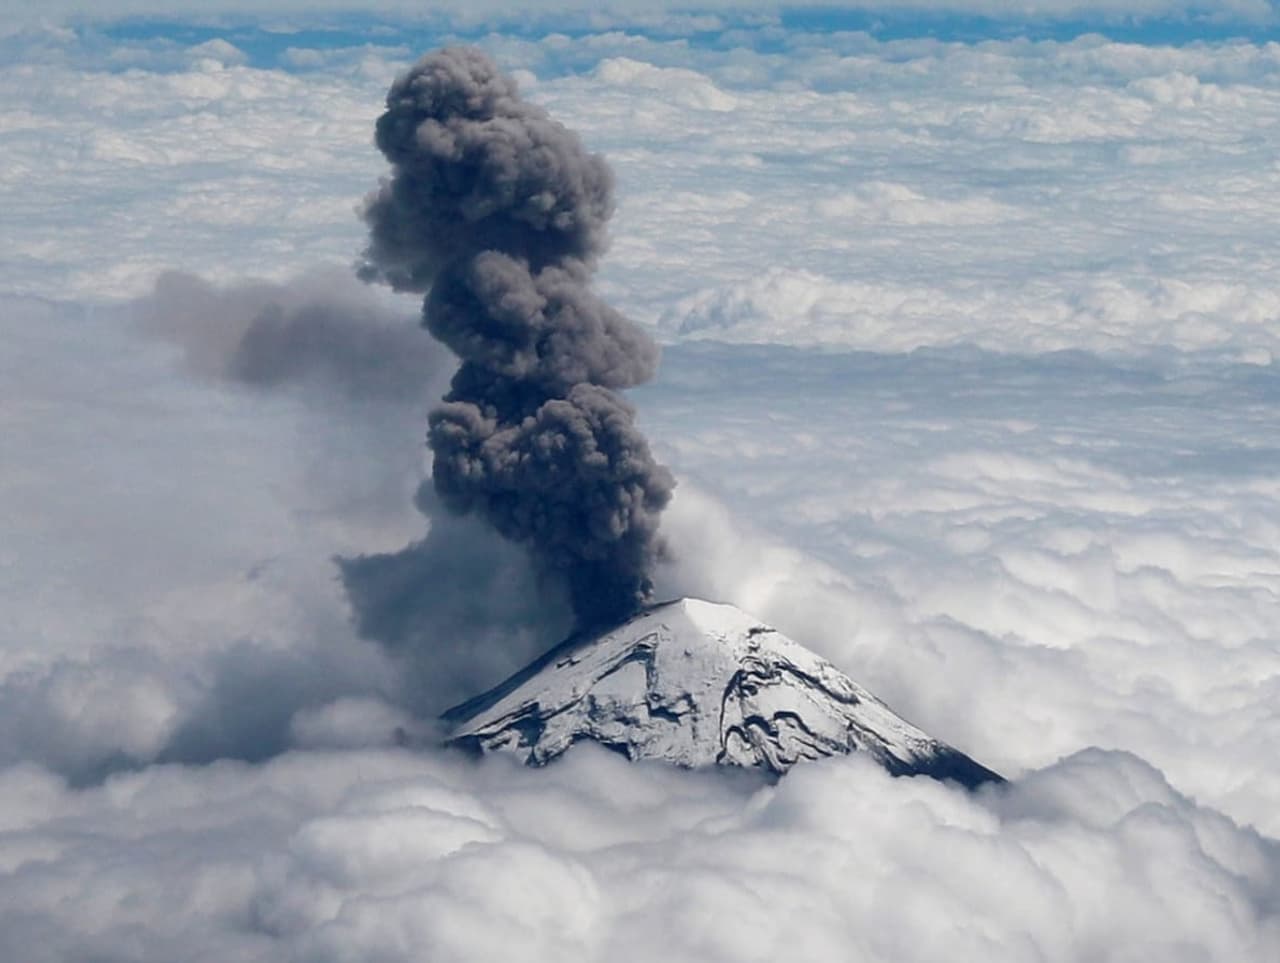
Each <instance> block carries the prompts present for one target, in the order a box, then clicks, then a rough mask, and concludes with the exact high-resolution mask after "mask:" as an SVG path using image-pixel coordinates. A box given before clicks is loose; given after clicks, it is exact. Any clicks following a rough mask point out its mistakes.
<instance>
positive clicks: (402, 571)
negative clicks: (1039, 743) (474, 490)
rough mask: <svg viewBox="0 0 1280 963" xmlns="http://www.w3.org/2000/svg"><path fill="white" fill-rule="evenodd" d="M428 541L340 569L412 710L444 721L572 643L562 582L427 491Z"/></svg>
mask: <svg viewBox="0 0 1280 963" xmlns="http://www.w3.org/2000/svg"><path fill="white" fill-rule="evenodd" d="M416 502H417V505H418V508H419V510H420V511H422V513H423V514H424V515H426V516H427V517H428V518H429V519H430V529H429V531H428V532H427V535H426V536H425V537H424V538H422V539H421V540H419V541H416V542H414V543H412V544H410V545H407V546H405V547H404V548H403V549H401V550H400V551H397V552H388V553H381V554H371V555H360V556H353V557H348V558H339V559H337V562H338V565H339V568H340V570H341V573H342V582H343V586H344V587H345V589H346V592H347V598H348V600H349V602H350V604H351V608H352V613H353V616H354V618H355V623H356V628H357V630H358V631H359V633H360V635H361V636H362V637H364V638H367V639H371V640H374V641H376V642H378V643H379V644H381V645H382V646H384V647H385V648H386V649H387V651H388V652H389V653H391V654H392V656H393V658H394V659H395V660H396V662H397V664H398V665H399V666H400V667H401V669H402V670H403V672H404V673H405V689H406V693H407V699H408V703H409V705H411V706H412V707H413V709H414V710H415V711H417V712H420V713H422V714H424V715H430V716H435V715H438V714H439V713H440V712H442V711H443V710H445V709H447V708H449V707H450V706H451V705H454V704H456V703H458V702H461V701H463V700H465V699H468V698H470V697H471V696H474V695H476V694H478V693H480V692H482V691H484V690H485V689H488V688H490V687H491V686H493V685H496V684H497V683H498V682H501V681H502V680H503V679H504V678H506V677H507V676H508V675H510V674H511V673H513V672H515V671H516V670H517V669H520V668H521V667H523V666H524V665H525V664H527V663H528V662H529V661H530V660H532V659H533V658H534V657H535V656H537V655H539V654H541V653H542V652H543V651H545V650H546V649H548V648H550V646H551V645H553V644H555V643H556V642H558V641H559V640H560V639H562V638H564V637H565V636H567V635H568V634H569V632H570V630H571V629H572V623H573V617H572V611H571V609H570V606H569V598H568V594H567V592H566V591H565V589H564V587H563V585H562V584H561V583H560V582H559V581H558V580H553V579H549V578H547V577H545V576H540V575H539V574H538V573H537V572H536V571H535V568H534V566H533V564H532V563H531V562H530V560H529V557H528V555H527V553H526V552H525V551H524V550H523V549H521V548H520V547H519V546H516V545H514V544H512V543H510V542H507V541H505V540H504V539H502V538H501V537H500V536H498V535H497V534H496V533H495V532H494V531H492V529H490V528H489V527H488V526H487V525H484V524H482V523H481V522H480V521H479V520H478V519H475V518H471V517H460V516H456V515H453V514H452V513H450V512H447V511H445V510H444V509H443V508H442V507H441V506H440V505H439V503H438V500H437V496H436V494H435V491H434V489H433V488H432V486H431V484H430V482H426V483H424V484H423V485H422V486H421V487H420V488H419V490H418V497H417V499H416Z"/></svg>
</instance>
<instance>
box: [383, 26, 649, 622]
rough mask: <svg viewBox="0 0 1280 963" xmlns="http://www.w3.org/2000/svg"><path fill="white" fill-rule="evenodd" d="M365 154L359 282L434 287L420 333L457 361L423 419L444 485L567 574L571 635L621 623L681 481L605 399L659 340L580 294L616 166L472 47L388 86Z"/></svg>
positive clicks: (645, 584)
mask: <svg viewBox="0 0 1280 963" xmlns="http://www.w3.org/2000/svg"><path fill="white" fill-rule="evenodd" d="M377 144H378V147H379V149H380V150H381V151H382V153H383V154H384V155H386V158H387V160H388V161H390V162H391V165H392V177H391V179H390V180H389V181H387V182H385V183H384V184H383V185H382V187H381V189H380V190H379V191H378V192H377V193H376V194H374V195H373V196H372V197H371V198H370V199H369V201H368V204H367V207H366V210H365V218H366V220H367V221H368V223H369V227H370V234H371V241H370V244H369V248H368V251H367V254H366V256H367V263H366V267H365V275H366V276H367V277H372V276H376V277H382V278H384V279H385V280H387V281H389V282H390V283H391V284H392V285H394V286H395V287H397V288H399V289H401V290H411V291H429V292H430V293H429V294H428V296H427V298H426V300H425V302H424V305H423V316H424V323H425V325H426V327H427V329H428V330H429V331H430V332H431V333H432V334H433V335H434V336H435V337H436V338H438V339H439V340H440V341H442V342H443V343H444V344H446V345H448V346H449V348H451V349H452V350H453V351H454V352H455V353H456V354H457V355H458V357H459V358H460V359H461V362H462V363H461V366H460V368H459V369H458V372H457V374H456V375H455V376H454V379H453V382H452V384H451V386H450V390H449V393H448V394H447V395H445V397H444V400H443V403H442V404H441V405H440V406H439V407H438V408H436V409H435V410H434V411H433V412H431V416H430V430H429V432H428V436H427V437H428V443H429V444H430V446H431V449H432V451H433V452H434V455H435V462H434V471H433V476H434V484H435V488H436V491H437V492H438V493H439V495H440V498H441V500H442V501H443V502H444V504H445V505H446V506H447V507H448V508H450V509H451V510H453V511H457V512H464V513H465V512H473V513H476V514H479V515H482V516H483V517H484V518H486V519H488V521H489V522H490V523H491V524H493V525H494V526H495V527H496V528H497V530H498V531H499V532H501V533H502V535H504V536H505V537H506V538H509V539H512V540H514V541H517V542H520V543H523V544H526V545H527V546H528V547H529V549H530V550H531V552H532V553H533V556H534V559H535V561H536V562H537V563H538V564H539V565H540V566H541V567H543V568H544V569H546V570H550V571H553V572H558V573H561V574H562V575H563V576H564V577H565V578H566V579H567V581H568V585H569V589H570V596H571V598H572V601H573V605H574V610H575V613H576V615H577V618H578V621H579V622H580V623H582V624H584V625H588V624H596V623H603V622H607V621H609V620H611V619H615V618H618V617H620V616H622V615H625V614H627V613H629V612H630V611H632V610H633V609H634V608H636V606H637V605H639V604H640V603H641V602H643V601H644V600H645V599H646V598H647V597H648V596H649V594H650V592H651V585H652V583H651V577H650V573H651V571H652V568H653V566H654V564H655V562H656V561H657V560H658V558H659V557H660V555H661V553H662V543H661V541H660V539H659V537H658V531H657V529H658V516H659V513H660V512H661V511H662V509H663V508H664V507H665V506H666V504H667V502H668V500H669V499H670V497H671V490H672V487H673V485H674V482H673V480H672V477H671V474H670V473H669V472H668V471H667V470H666V469H665V468H664V467H662V466H661V465H659V464H657V463H656V462H655V461H654V459H653V456H652V455H651V454H650V452H649V446H648V444H647V443H646V441H645V439H644V436H643V435H642V434H641V433H640V432H639V431H638V430H637V428H636V426H635V423H634V415H635V413H634V410H633V409H632V408H631V406H630V405H628V404H627V403H626V402H625V401H623V400H622V398H620V397H619V396H618V395H617V394H615V391H616V390H617V389H620V388H627V387H630V386H632V385H636V384H639V383H641V382H643V381H646V380H648V379H649V378H650V377H652V375H653V373H654V370H655V368H656V365H657V360H658V349H657V346H656V345H655V344H654V343H653V341H652V340H650V339H649V338H648V337H647V336H646V335H645V334H644V332H643V331H641V330H640V329H639V328H637V327H636V326H635V325H634V324H633V323H632V322H630V321H629V320H627V319H626V318H625V317H623V316H622V315H621V314H619V313H618V312H617V311H615V310H614V309H613V308H611V307H609V305H607V304H605V303H604V302H603V301H601V300H600V299H599V298H598V297H596V295H595V294H593V293H592V291H591V289H590V283H591V276H592V272H593V270H594V267H595V261H596V258H597V257H598V256H599V255H600V254H601V253H603V250H604V244H605V225H606V222H607V221H608V219H609V216H610V214H611V213H612V210H613V198H612V187H613V177H612V174H611V172H610V170H609V168H608V166H607V165H606V164H605V162H604V160H603V159H602V158H601V157H598V156H596V155H593V154H589V153H587V152H586V150H585V149H584V148H583V146H582V144H581V142H580V141H579V140H578V138H577V137H576V136H575V135H574V134H573V133H572V132H571V131H569V130H567V129H565V128H564V127H563V126H562V125H560V124H559V123H557V122H556V121H554V120H552V119H551V118H550V117H549V116H548V115H547V114H546V112H545V111H543V110H542V109H541V108H539V107H536V106H534V105H533V104H529V103H526V102H525V101H523V100H521V99H520V96H519V94H518V92H517V90H516V85H515V82H514V81H513V80H512V79H511V78H509V77H507V76H504V75H503V74H502V73H501V72H500V71H499V70H498V68H497V66H496V65H495V64H494V63H493V61H492V60H490V59H489V58H488V57H487V56H486V55H485V54H483V53H481V52H480V51H478V50H474V49H469V48H448V49H444V50H440V51H437V52H435V53H432V54H428V55H427V56H425V57H423V58H422V59H421V60H420V61H418V63H417V64H415V65H414V67H413V68H412V69H410V70H409V72H408V73H407V74H405V75H404V76H402V77H400V78H399V79H398V80H397V81H396V82H395V83H394V84H393V85H392V87H391V90H390V92H389V93H388V94H387V110H386V112H385V113H384V114H383V115H382V116H381V117H380V118H379V119H378V125H377Z"/></svg>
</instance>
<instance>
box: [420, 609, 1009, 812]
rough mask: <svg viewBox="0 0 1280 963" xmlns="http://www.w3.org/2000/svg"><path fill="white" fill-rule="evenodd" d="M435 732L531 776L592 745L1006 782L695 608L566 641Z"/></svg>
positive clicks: (762, 629) (813, 669)
mask: <svg viewBox="0 0 1280 963" xmlns="http://www.w3.org/2000/svg"><path fill="white" fill-rule="evenodd" d="M443 720H444V722H445V723H446V724H447V725H448V727H449V730H450V735H449V741H450V742H451V743H452V744H454V745H456V746H459V747H461V748H464V749H468V750H471V751H475V752H489V751H503V752H512V753H515V754H517V755H518V756H519V757H520V758H521V759H522V760H524V762H526V763H528V764H529V765H535V766H536V765H542V764H544V763H547V762H550V761H551V760H552V759H555V758H556V757H557V756H559V755H560V754H561V753H563V752H564V751H565V750H566V749H568V748H569V747H570V746H572V745H573V744H574V743H576V742H581V741H583V740H590V741H593V742H598V743H600V744H601V745H603V746H606V747H607V748H610V749H613V750H615V751H617V752H620V753H622V754H623V755H625V756H626V757H627V758H628V759H662V760H666V761H668V762H672V763H675V764H676V765H679V766H686V767H701V766H710V765H717V764H718V765H730V766H744V767H753V768H760V769H764V770H766V771H768V772H770V773H772V774H774V775H781V774H782V773H784V772H786V771H787V770H788V769H789V768H791V766H793V765H795V764H796V763H797V762H800V761H801V760H804V759H820V758H822V757H824V756H834V755H839V754H843V753H850V752H865V753H867V754H869V755H870V756H871V757H872V758H874V759H875V760H876V761H877V762H879V763H880V764H881V765H882V766H884V767H885V768H886V769H887V770H888V771H889V772H891V773H893V774H894V775H899V776H911V775H927V776H932V777H934V778H937V779H949V780H954V781H956V782H958V783H961V784H962V785H964V786H968V787H970V788H972V787H975V786H978V785H981V784H982V783H986V782H1003V779H1002V778H1001V777H1000V776H999V775H997V774H996V773H994V772H992V771H991V770H990V769H987V768H986V767H985V766H982V765H980V764H979V763H977V762H975V761H974V760H972V759H970V758H969V757H968V756H966V755H965V754H964V753H962V752H960V751H958V750H956V749H953V748H951V747H950V746H948V745H946V744H944V743H941V742H939V741H938V740H936V739H933V738H931V737H930V736H928V735H926V734H925V733H924V732H921V731H920V730H919V729H917V728H916V727H915V726H913V725H912V724H911V723H909V722H907V721H906V720H905V719H903V718H901V717H900V716H898V715H896V714H895V713H894V712H893V711H892V710H891V709H890V708H889V707H888V706H886V705H885V704H884V703H883V702H881V701H880V700H879V699H877V698H876V697H875V696H873V695H872V694H871V693H870V692H868V691H866V690H865V689H863V688H862V687H861V686H859V685H858V684H857V683H855V682H854V681H853V680H851V679H850V678H849V677H848V676H846V675H845V674H844V673H843V672H841V671H840V670H839V669H837V668H835V666H833V665H831V663H829V662H827V661H826V660H825V659H822V658H820V657H819V656H817V655H815V654H814V653H813V652H810V651H809V650H808V649H806V648H805V647H804V646H802V645H800V644H799V643H797V642H794V641H792V640H791V639H789V638H787V637H786V636H784V635H782V634H781V633H779V632H777V631H775V630H774V629H772V628H770V627H769V626H767V625H763V624H761V623H760V622H759V621H757V620H756V619H753V618H752V617H751V616H749V615H747V614H746V613H745V612H742V611H741V610H739V609H736V608H734V607H733V606H731V605H717V604H714V603H711V602H704V601H701V600H699V599H692V598H685V599H678V600H676V601H674V602H665V603H663V604H660V605H655V606H652V607H650V608H647V609H645V610H643V611H641V612H639V613H637V614H636V615H634V616H632V617H631V618H630V619H628V620H627V621H626V622H624V623H623V624H621V625H619V626H617V627H615V628H612V629H608V630H605V631H603V632H600V633H594V634H582V635H577V636H574V637H571V638H569V639H567V640H566V641H565V642H563V643H561V644H560V645H558V646H556V647H555V648H554V649H552V650H551V651H550V652H548V653H546V654H545V655H543V656H542V657H541V658H540V659H538V660H537V661H535V662H533V663H532V664H530V665H529V666H527V667H526V668H524V669H522V670H521V671H520V672H517V673H516V674H515V675H513V676H512V677H511V678H509V679H508V680H507V681H505V682H503V683H502V684H501V685H499V686H497V687H496V688H494V689H491V690H490V691H489V692H486V693H484V694H483V695H480V696H477V697H476V698H474V699H472V700H470V701H469V702H465V703H463V704H461V705H459V706H456V707H455V708H453V709H450V710H449V711H448V712H446V713H445V714H444V716H443Z"/></svg>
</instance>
